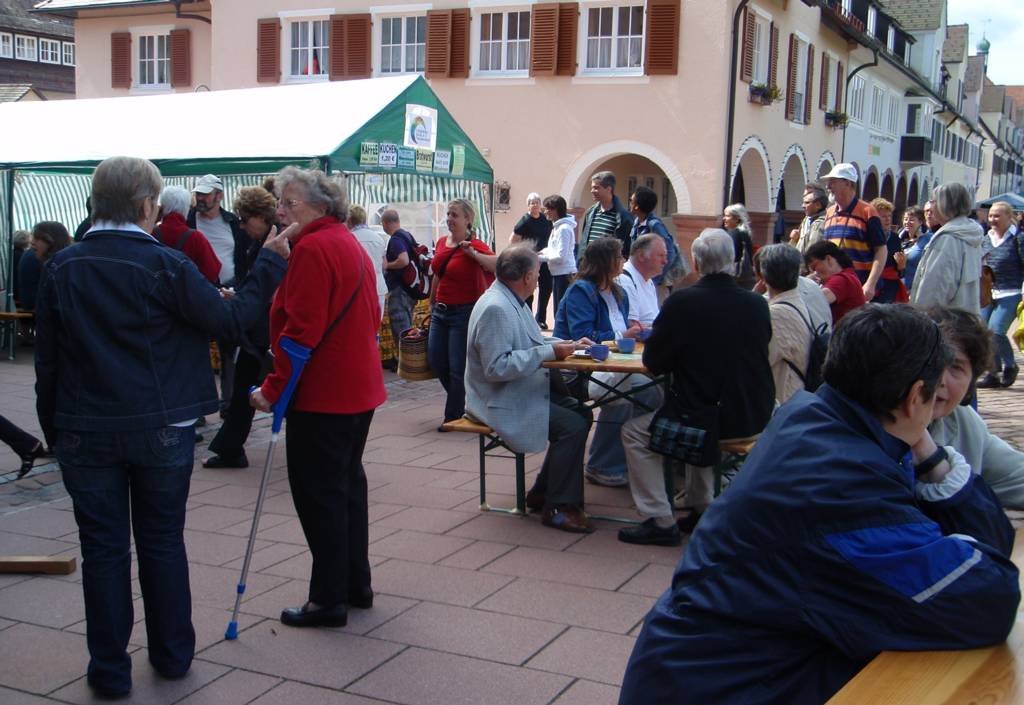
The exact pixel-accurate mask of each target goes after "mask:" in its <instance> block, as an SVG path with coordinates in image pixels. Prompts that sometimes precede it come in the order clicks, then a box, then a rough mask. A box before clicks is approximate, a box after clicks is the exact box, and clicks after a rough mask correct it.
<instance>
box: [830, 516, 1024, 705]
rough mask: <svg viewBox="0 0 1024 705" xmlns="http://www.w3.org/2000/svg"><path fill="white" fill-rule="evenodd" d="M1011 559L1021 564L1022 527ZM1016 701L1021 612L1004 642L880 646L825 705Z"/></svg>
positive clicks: (1023, 665)
mask: <svg viewBox="0 0 1024 705" xmlns="http://www.w3.org/2000/svg"><path fill="white" fill-rule="evenodd" d="M1012 560H1013V562H1014V563H1015V564H1016V565H1017V567H1018V568H1022V573H1021V576H1022V580H1021V589H1022V591H1024V528H1021V529H1017V537H1016V540H1015V541H1014V543H1013V556H1012ZM868 703H872V704H883V703H884V705H911V704H912V703H913V704H914V705H969V704H971V703H978V704H981V703H984V704H985V705H1021V703H1024V612H1018V613H1017V623H1016V625H1015V626H1014V628H1013V631H1012V632H1010V637H1009V638H1008V639H1007V640H1006V643H1005V644H1000V645H998V646H990V647H988V648H986V649H970V650H966V651H883V652H882V653H881V654H879V655H878V656H877V657H876V658H875V659H874V660H873V661H872V662H871V663H869V664H868V665H867V666H865V668H864V670H862V671H861V672H860V673H858V674H857V675H856V676H854V678H853V680H851V681H850V682H849V683H847V684H846V685H845V686H844V687H843V689H842V690H840V691H839V692H838V693H836V694H835V696H834V697H833V698H832V699H831V700H829V701H828V705H866V704H868Z"/></svg>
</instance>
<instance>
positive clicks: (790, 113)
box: [786, 34, 799, 120]
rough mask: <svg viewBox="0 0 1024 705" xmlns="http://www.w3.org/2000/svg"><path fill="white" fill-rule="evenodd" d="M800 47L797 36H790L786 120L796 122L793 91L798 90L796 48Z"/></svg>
mask: <svg viewBox="0 0 1024 705" xmlns="http://www.w3.org/2000/svg"><path fill="white" fill-rule="evenodd" d="M797 46H799V42H798V41H797V38H796V35H795V34H790V35H789V81H787V82H786V119H787V120H796V105H795V104H794V101H793V91H794V90H795V89H796V48H797Z"/></svg>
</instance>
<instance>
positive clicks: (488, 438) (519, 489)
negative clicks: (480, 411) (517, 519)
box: [441, 417, 526, 514]
mask: <svg viewBox="0 0 1024 705" xmlns="http://www.w3.org/2000/svg"><path fill="white" fill-rule="evenodd" d="M441 428H443V429H444V430H445V431H450V432H454V433H475V434H477V435H478V436H479V441H480V510H481V511H489V512H506V513H508V514H526V456H525V455H524V454H523V453H517V452H516V451H514V450H512V449H511V448H509V447H508V446H507V445H505V441H503V440H502V439H501V436H499V435H498V434H497V433H495V431H494V429H493V428H491V427H490V426H488V425H487V424H482V423H480V422H478V421H473V420H472V419H468V418H466V417H462V418H461V419H456V420H455V421H446V422H445V423H443V424H441ZM499 449H504V450H505V451H508V453H511V455H507V454H504V453H500V452H495V451H498V450H499ZM488 457H491V458H513V459H514V460H515V461H516V506H515V508H514V509H504V508H501V507H492V506H490V505H489V504H487V472H486V466H487V458H488Z"/></svg>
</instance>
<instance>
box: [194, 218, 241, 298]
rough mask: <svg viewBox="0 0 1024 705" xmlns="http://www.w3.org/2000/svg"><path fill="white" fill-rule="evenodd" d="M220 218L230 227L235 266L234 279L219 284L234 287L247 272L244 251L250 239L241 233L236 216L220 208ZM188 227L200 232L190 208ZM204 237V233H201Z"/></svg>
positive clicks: (200, 229)
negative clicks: (233, 245) (233, 244)
mask: <svg viewBox="0 0 1024 705" xmlns="http://www.w3.org/2000/svg"><path fill="white" fill-rule="evenodd" d="M220 217H221V218H223V219H224V222H225V223H227V224H228V225H230V226H231V237H233V238H234V240H235V252H234V257H233V259H234V264H235V277H234V279H232V280H231V281H227V282H221V283H222V284H223V285H225V286H234V285H235V284H236V283H238V282H241V281H242V280H243V279H245V275H246V274H248V272H249V262H248V259H247V257H246V251H247V250H248V249H249V244H250V242H251V239H250V238H249V236H248V235H246V234H245V233H244V232H242V222H241V221H240V220H239V219H238V216H237V215H235V214H234V213H232V212H230V211H226V210H224V207H223V206H221V209H220ZM188 226H189V227H190V228H193V229H195V230H198V231H200V232H202V230H203V229H202V228H197V227H196V209H195V208H192V209H191V210H190V211H189V212H188ZM203 234H204V235H205V234H206V233H203Z"/></svg>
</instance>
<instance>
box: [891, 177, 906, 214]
mask: <svg viewBox="0 0 1024 705" xmlns="http://www.w3.org/2000/svg"><path fill="white" fill-rule="evenodd" d="M892 203H893V206H895V208H896V212H895V215H897V216H900V217H902V216H903V211H905V210H906V208H907V176H906V174H900V178H899V179H898V180H897V181H896V193H895V194H894V195H893V200H892Z"/></svg>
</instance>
